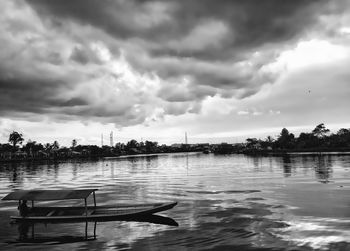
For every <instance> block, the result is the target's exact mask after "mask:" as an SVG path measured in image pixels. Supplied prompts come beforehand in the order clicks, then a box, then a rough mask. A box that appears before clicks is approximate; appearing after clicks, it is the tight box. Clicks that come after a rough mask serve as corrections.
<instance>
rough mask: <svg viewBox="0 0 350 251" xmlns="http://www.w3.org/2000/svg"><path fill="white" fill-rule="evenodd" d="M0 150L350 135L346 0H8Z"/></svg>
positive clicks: (2, 19) (0, 73) (0, 26)
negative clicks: (19, 136) (20, 143)
mask: <svg viewBox="0 0 350 251" xmlns="http://www.w3.org/2000/svg"><path fill="white" fill-rule="evenodd" d="M0 6H1V12H2V13H1V15H0V43H1V49H0V59H1V60H0V143H5V142H7V140H8V135H9V134H10V132H12V131H14V130H15V131H19V132H21V133H23V135H24V138H25V139H26V140H28V139H32V140H35V141H38V142H41V143H45V142H53V141H54V140H58V142H59V143H60V144H61V145H67V146H68V145H70V143H71V141H72V139H74V138H75V139H78V143H79V144H97V145H99V144H100V142H101V133H102V134H104V137H105V141H106V142H109V138H108V137H109V132H110V131H113V132H114V135H115V137H114V142H118V141H121V142H127V141H129V140H131V139H136V140H138V141H140V140H141V139H142V140H152V141H158V142H159V143H161V144H162V143H166V144H171V143H181V142H184V134H185V132H187V133H188V138H189V143H203V142H209V143H219V142H230V143H231V142H240V141H244V139H245V138H247V137H261V138H265V137H266V136H267V135H271V136H274V137H275V136H276V135H277V134H278V133H279V132H280V131H281V129H282V128H283V127H286V128H287V129H289V131H291V132H293V133H298V132H300V131H311V130H312V129H313V128H314V127H315V126H316V125H318V124H320V123H324V124H325V125H326V127H328V128H330V129H331V130H332V131H333V132H336V131H337V130H338V129H340V128H349V127H350V120H349V108H348V107H349V106H350V101H349V100H350V99H349V96H350V85H349V80H350V72H349V70H348V67H349V63H350V11H349V10H350V3H349V1H347V0H339V1H326V0H294V1H280V0H264V1H257V0H245V1H243V0H232V1H224V0H222V1H209V0H201V1H199V0H197V1H195V0H193V1H175V0H174V1H172V0H164V1H136V0H129V1H124V0H116V1H97V0H84V1H83V0H76V1H44V0H28V1H24V0H14V1H1V2H0Z"/></svg>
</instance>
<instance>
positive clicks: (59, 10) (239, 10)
mask: <svg viewBox="0 0 350 251" xmlns="http://www.w3.org/2000/svg"><path fill="white" fill-rule="evenodd" d="M327 2H329V1H326V0H293V1H283V0H282V1H281V0H263V1H261V0H221V1H212V0H197V1H169V0H168V1H98V0H76V1H45V0H28V3H30V4H31V5H32V6H33V7H34V8H35V9H36V10H37V11H38V13H40V14H41V15H43V16H47V17H49V18H51V19H54V18H56V17H62V18H68V19H72V20H74V21H78V22H80V23H82V24H86V25H93V26H95V27H99V28H101V29H104V30H105V31H106V32H108V33H110V34H112V35H113V36H115V37H117V38H122V39H128V38H135V37H138V38H142V39H145V40H150V41H152V42H157V43H159V44H158V45H159V46H160V48H155V49H154V53H155V54H156V55H158V54H161V55H162V54H163V53H167V52H168V53H172V54H174V55H177V56H179V55H180V56H193V57H197V56H206V57H210V58H212V57H213V58H216V57H218V56H219V57H224V56H227V55H228V54H227V51H225V50H222V49H223V48H216V50H215V48H214V50H210V51H197V50H196V49H193V50H191V49H187V48H183V49H182V50H181V48H176V50H173V51H172V50H171V48H166V47H167V46H166V44H167V42H168V41H171V40H175V41H176V40H178V39H179V38H181V37H184V36H186V35H187V34H188V33H189V32H190V31H191V30H192V29H193V28H194V27H196V25H198V24H200V23H201V22H203V21H205V20H219V21H222V22H224V24H226V25H228V27H229V30H230V31H232V33H231V34H230V37H229V38H228V39H226V40H225V41H224V45H223V46H225V47H226V49H230V53H229V54H236V53H237V52H234V51H232V49H233V48H230V47H234V48H235V49H242V48H255V47H256V46H261V45H262V44H264V43H273V42H281V41H284V40H288V39H291V38H293V37H294V36H297V35H298V34H299V33H300V32H301V31H302V30H304V29H305V28H306V27H308V26H309V25H310V24H312V23H313V22H314V21H315V19H316V18H317V17H318V16H319V15H320V14H322V12H323V11H325V10H326V9H324V8H323V7H324V5H325V3H327ZM166 15H168V18H167V16H166ZM157 18H158V19H157ZM164 20H166V21H164ZM210 32H215V30H211V31H210ZM162 46H164V47H165V48H162ZM170 47H171V46H170ZM166 49H168V51H167V50H166Z"/></svg>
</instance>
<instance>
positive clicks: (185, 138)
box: [185, 132, 188, 145]
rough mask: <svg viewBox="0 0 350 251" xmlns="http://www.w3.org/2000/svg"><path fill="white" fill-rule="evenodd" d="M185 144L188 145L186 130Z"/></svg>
mask: <svg viewBox="0 0 350 251" xmlns="http://www.w3.org/2000/svg"><path fill="white" fill-rule="evenodd" d="M185 144H186V145H187V144H188V142H187V132H185Z"/></svg>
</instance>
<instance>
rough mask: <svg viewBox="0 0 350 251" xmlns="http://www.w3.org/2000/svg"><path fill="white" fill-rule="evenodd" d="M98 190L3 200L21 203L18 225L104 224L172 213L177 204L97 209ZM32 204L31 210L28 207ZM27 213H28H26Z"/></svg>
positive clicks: (23, 194) (26, 193)
mask: <svg viewBox="0 0 350 251" xmlns="http://www.w3.org/2000/svg"><path fill="white" fill-rule="evenodd" d="M95 191H97V189H63V190H17V191H14V192H12V193H9V194H8V195H6V196H5V197H4V198H2V200H18V202H19V207H18V208H19V211H20V212H19V214H20V215H19V216H11V219H14V220H16V221H67V220H72V221H102V220H109V219H110V220H112V219H115V220H118V219H125V218H130V217H135V216H142V215H150V214H154V213H158V212H161V211H165V210H169V209H171V208H173V207H174V206H176V204H177V202H170V203H152V204H134V205H119V206H96V198H95ZM90 194H93V201H94V206H88V205H87V198H88V197H89V195H90ZM79 199H80V200H84V204H85V206H84V207H83V206H80V207H42V206H37V205H36V206H34V202H35V201H39V202H40V201H63V200H79ZM27 201H31V207H30V208H29V207H28V206H27ZM24 212H25V213H24Z"/></svg>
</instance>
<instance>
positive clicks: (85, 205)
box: [84, 198, 88, 216]
mask: <svg viewBox="0 0 350 251" xmlns="http://www.w3.org/2000/svg"><path fill="white" fill-rule="evenodd" d="M84 201H85V216H87V213H88V212H87V202H86V198H85V199H84Z"/></svg>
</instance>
